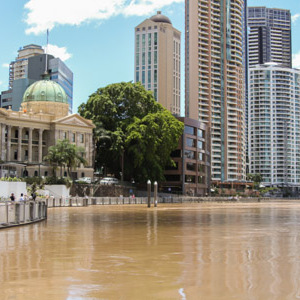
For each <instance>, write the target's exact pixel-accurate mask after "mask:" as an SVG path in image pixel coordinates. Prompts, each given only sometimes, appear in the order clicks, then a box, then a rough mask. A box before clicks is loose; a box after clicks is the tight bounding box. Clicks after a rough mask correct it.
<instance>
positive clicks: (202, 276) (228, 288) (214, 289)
mask: <svg viewBox="0 0 300 300" xmlns="http://www.w3.org/2000/svg"><path fill="white" fill-rule="evenodd" d="M0 299H1V300H48V299H49V300H50V299H51V300H56V299H57V300H61V299H62V300H65V299H66V300H81V299H88V300H91V299H130V300H132V299H133V300H135V299H138V300H139V299H142V300H143V299H181V300H186V299H197V300H198V299H199V300H212V299H213V300H219V299H221V300H222V299H226V300H229V299H238V300H243V299H249V300H260V299H262V300H267V299H271V300H276V299H278V300H285V299H300V202H296V201H292V202H287V201H286V202H283V201H282V202H280V201H279V202H271V203H265V202H260V203H235V204H234V203H225V204H217V203H214V204H208V203H203V204H190V205H181V204H178V205H160V206H159V207H158V208H157V209H156V208H153V207H152V208H150V209H148V208H147V207H146V206H144V205H127V206H90V207H80V208H76V207H73V208H72V207H67V208H53V209H49V210H48V220H47V221H45V222H41V223H38V224H34V225H27V226H23V227H17V228H9V229H3V230H0Z"/></svg>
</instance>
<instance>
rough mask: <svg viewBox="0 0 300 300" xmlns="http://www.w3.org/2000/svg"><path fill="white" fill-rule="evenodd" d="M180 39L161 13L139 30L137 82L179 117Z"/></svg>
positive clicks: (137, 41) (139, 27)
mask: <svg viewBox="0 0 300 300" xmlns="http://www.w3.org/2000/svg"><path fill="white" fill-rule="evenodd" d="M180 38H181V33H180V31H178V30H177V29H175V28H174V27H173V26H172V23H171V21H170V19H169V18H168V17H166V16H164V15H162V14H161V12H160V11H158V12H157V14H156V15H154V16H152V17H151V18H149V19H146V20H145V21H143V22H142V23H141V24H139V25H138V26H136V27H135V64H134V70H135V76H134V78H135V79H134V80H135V82H141V83H142V85H143V86H144V87H145V89H146V90H149V91H152V92H153V95H154V98H155V99H156V101H158V102H159V103H160V104H161V105H162V106H164V107H165V108H166V109H168V110H169V111H170V112H171V113H172V114H175V115H180Z"/></svg>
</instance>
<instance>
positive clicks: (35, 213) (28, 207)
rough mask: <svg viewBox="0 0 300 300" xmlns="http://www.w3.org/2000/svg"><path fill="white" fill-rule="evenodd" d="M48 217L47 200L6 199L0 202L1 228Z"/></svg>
mask: <svg viewBox="0 0 300 300" xmlns="http://www.w3.org/2000/svg"><path fill="white" fill-rule="evenodd" d="M45 219H47V205H46V202H45V201H41V200H38V201H31V200H27V201H18V202H15V201H5V202H1V203H0V228H6V227H11V226H17V225H23V224H29V223H33V222H37V221H41V220H45Z"/></svg>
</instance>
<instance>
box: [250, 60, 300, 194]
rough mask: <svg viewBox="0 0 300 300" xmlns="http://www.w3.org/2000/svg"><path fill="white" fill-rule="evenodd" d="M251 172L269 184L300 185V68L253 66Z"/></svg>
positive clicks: (281, 185)
mask: <svg viewBox="0 0 300 300" xmlns="http://www.w3.org/2000/svg"><path fill="white" fill-rule="evenodd" d="M248 109H249V162H250V173H256V174H261V175H262V178H263V180H262V183H263V184H264V185H265V186H275V187H294V188H297V189H299V187H300V71H299V70H297V69H291V68H285V67H282V66H280V65H278V64H276V63H267V64H264V65H256V66H253V67H251V68H250V70H249V108H248Z"/></svg>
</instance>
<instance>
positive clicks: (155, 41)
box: [154, 32, 157, 46]
mask: <svg viewBox="0 0 300 300" xmlns="http://www.w3.org/2000/svg"><path fill="white" fill-rule="evenodd" d="M154 46H157V32H154Z"/></svg>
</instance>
